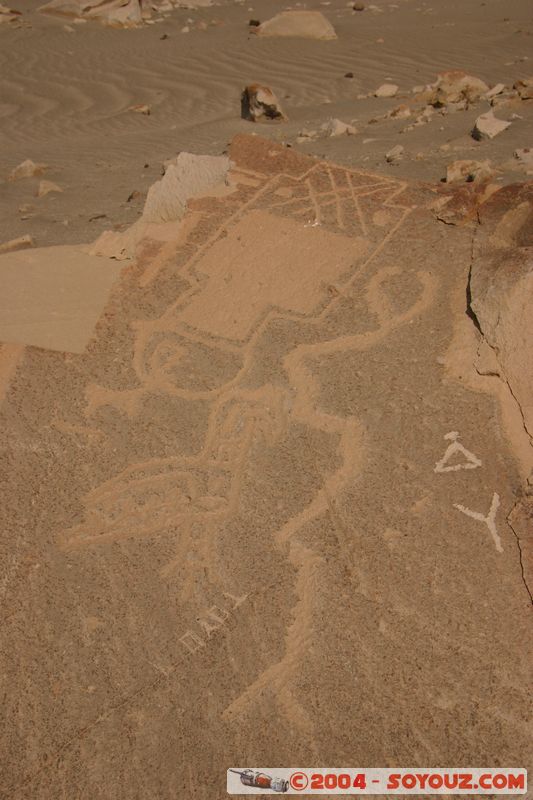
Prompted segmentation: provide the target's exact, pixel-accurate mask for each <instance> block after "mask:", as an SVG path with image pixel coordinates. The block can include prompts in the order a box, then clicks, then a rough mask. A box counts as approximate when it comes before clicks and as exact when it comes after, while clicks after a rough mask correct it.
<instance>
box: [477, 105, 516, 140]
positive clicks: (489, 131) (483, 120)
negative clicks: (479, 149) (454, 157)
mask: <svg viewBox="0 0 533 800" xmlns="http://www.w3.org/2000/svg"><path fill="white" fill-rule="evenodd" d="M510 125H511V123H510V122H506V121H505V120H503V119H497V117H495V116H494V112H493V111H487V113H486V114H481V116H479V117H478V118H477V119H476V122H475V125H474V128H473V130H472V137H473V138H474V139H477V141H482V140H484V139H494V137H495V136H498V134H499V133H502V131H504V130H506V129H507V128H508V127H509V126H510Z"/></svg>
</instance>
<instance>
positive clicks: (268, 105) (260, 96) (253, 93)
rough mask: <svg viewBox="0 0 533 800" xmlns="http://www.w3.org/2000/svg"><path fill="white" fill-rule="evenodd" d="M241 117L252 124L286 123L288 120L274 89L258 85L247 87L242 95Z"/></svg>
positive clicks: (253, 84)
mask: <svg viewBox="0 0 533 800" xmlns="http://www.w3.org/2000/svg"><path fill="white" fill-rule="evenodd" d="M241 117H242V118H243V119H247V120H250V122H257V121H258V120H262V121H265V120H268V121H271V122H284V121H285V120H286V119H287V117H286V116H285V114H284V113H283V111H282V110H281V107H280V104H279V101H278V98H277V97H276V95H275V94H274V92H273V91H272V89H269V87H268V86H260V85H259V84H257V83H252V84H250V85H249V86H246V87H245V89H244V91H243V93H242V95H241Z"/></svg>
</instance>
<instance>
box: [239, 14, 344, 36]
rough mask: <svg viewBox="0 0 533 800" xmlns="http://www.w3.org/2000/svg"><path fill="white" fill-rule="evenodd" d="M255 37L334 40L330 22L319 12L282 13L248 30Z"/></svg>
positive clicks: (333, 30)
mask: <svg viewBox="0 0 533 800" xmlns="http://www.w3.org/2000/svg"><path fill="white" fill-rule="evenodd" d="M250 33H253V34H255V36H301V37H303V38H305V39H336V38H337V34H336V33H335V29H334V27H333V25H332V24H331V22H330V21H329V20H328V19H326V17H325V16H324V15H323V14H322V13H321V12H320V11H282V12H281V13H280V14H276V16H275V17H272V19H268V20H266V21H265V22H262V23H261V25H256V26H254V27H253V28H251V29H250Z"/></svg>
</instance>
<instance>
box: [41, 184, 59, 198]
mask: <svg viewBox="0 0 533 800" xmlns="http://www.w3.org/2000/svg"><path fill="white" fill-rule="evenodd" d="M62 191H63V189H62V188H61V186H58V185H57V183H54V182H53V181H40V182H39V186H38V187H37V191H36V193H35V195H36V197H45V196H46V195H47V194H53V193H54V192H62Z"/></svg>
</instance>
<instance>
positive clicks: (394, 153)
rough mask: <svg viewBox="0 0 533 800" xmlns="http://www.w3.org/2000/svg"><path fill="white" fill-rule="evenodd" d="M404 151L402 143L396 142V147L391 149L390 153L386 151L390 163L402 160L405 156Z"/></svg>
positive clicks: (386, 158)
mask: <svg viewBox="0 0 533 800" xmlns="http://www.w3.org/2000/svg"><path fill="white" fill-rule="evenodd" d="M403 152H404V149H403V147H402V145H401V144H396V145H394V147H393V148H392V149H391V150H389V151H388V153H385V160H386V161H387V162H388V163H389V164H394V163H396V162H398V161H401V160H402V158H403Z"/></svg>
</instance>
